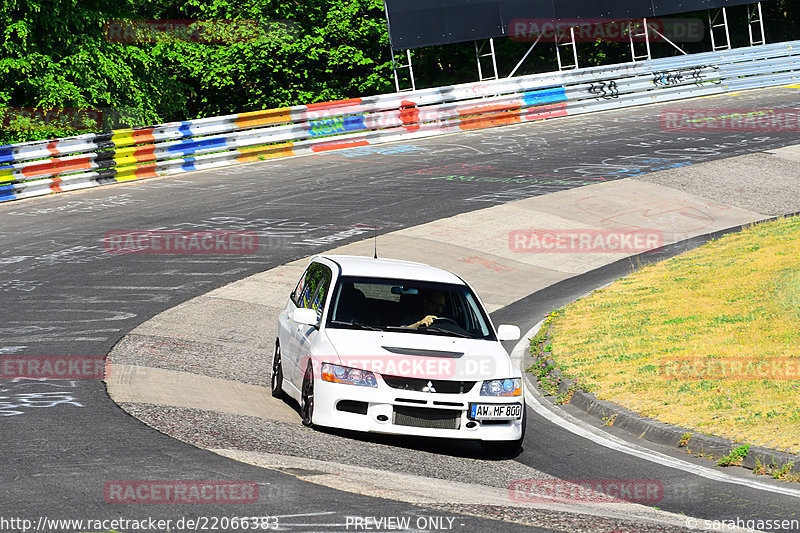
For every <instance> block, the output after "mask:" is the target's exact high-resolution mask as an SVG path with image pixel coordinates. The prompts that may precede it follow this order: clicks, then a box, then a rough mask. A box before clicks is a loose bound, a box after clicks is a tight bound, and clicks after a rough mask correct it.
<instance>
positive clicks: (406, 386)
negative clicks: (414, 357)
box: [381, 376, 477, 394]
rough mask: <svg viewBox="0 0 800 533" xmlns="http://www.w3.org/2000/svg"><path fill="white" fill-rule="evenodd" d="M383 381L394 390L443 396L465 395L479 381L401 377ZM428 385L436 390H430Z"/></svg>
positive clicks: (392, 377) (391, 377)
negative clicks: (432, 393)
mask: <svg viewBox="0 0 800 533" xmlns="http://www.w3.org/2000/svg"><path fill="white" fill-rule="evenodd" d="M381 377H382V378H383V381H385V382H386V384H387V385H389V386H390V387H392V388H393V389H400V390H410V391H417V392H423V389H426V390H425V391H424V392H438V393H441V394H464V393H466V392H469V391H471V390H472V387H474V386H475V383H477V381H447V380H444V379H421V378H404V377H400V376H381ZM428 383H430V384H431V385H432V386H433V389H434V390H432V391H431V390H429V388H430V387H429V386H428Z"/></svg>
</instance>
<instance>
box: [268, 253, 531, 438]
mask: <svg viewBox="0 0 800 533" xmlns="http://www.w3.org/2000/svg"><path fill="white" fill-rule="evenodd" d="M519 337H520V331H519V328H518V327H516V326H510V325H504V326H500V327H499V328H498V330H497V333H495V330H494V327H493V325H492V323H491V321H490V320H489V317H488V315H487V313H486V310H485V309H484V307H483V305H482V304H481V302H480V300H479V299H478V297H477V296H476V295H475V293H474V292H473V290H472V289H471V288H470V286H469V285H468V284H467V283H466V282H465V281H464V280H462V279H461V278H460V277H458V276H456V275H455V274H453V273H451V272H448V271H445V270H441V269H438V268H434V267H431V266H428V265H424V264H421V263H413V262H408V261H398V260H392V259H373V258H369V257H354V256H334V255H331V256H317V257H314V258H312V259H311V262H310V264H309V266H308V268H307V269H306V271H305V273H303V276H302V277H301V278H300V281H299V282H298V283H297V286H296V287H295V289H294V291H293V292H292V294H291V296H290V298H289V301H288V303H287V304H286V307H285V308H284V309H283V311H281V313H280V315H279V317H278V338H277V340H276V343H275V356H274V358H273V363H272V394H273V396H275V397H281V396H282V395H283V393H286V394H288V395H289V396H291V397H292V398H294V399H295V400H297V402H299V404H300V411H301V415H302V417H303V423H304V424H306V425H308V426H311V425H312V424H313V425H318V426H326V427H333V428H342V429H348V430H355V431H368V432H377V433H390V434H400V435H418V436H427V437H444V438H455V439H474V440H479V441H481V443H482V444H483V446H484V448H485V449H487V450H488V451H492V452H495V453H513V452H514V451H516V450H517V449H518V448H519V447H520V444H521V442H522V438H523V435H524V432H525V402H524V392H523V386H522V374H521V372H520V370H519V369H518V368H515V366H514V365H513V364H512V362H511V359H510V358H509V356H508V353H507V352H506V351H505V349H504V348H503V346H502V345H501V344H500V341H506V340H508V341H511V340H517V339H519Z"/></svg>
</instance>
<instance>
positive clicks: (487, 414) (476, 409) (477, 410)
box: [469, 403, 522, 420]
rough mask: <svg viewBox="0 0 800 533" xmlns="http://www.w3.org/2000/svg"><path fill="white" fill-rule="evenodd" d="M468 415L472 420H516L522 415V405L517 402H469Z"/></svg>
mask: <svg viewBox="0 0 800 533" xmlns="http://www.w3.org/2000/svg"><path fill="white" fill-rule="evenodd" d="M469 417H470V418H472V419H473V420H517V419H519V418H520V417H522V405H521V404H518V403H510V404H496V403H471V404H470V405H469Z"/></svg>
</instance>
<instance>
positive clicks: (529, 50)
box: [506, 33, 544, 78]
mask: <svg viewBox="0 0 800 533" xmlns="http://www.w3.org/2000/svg"><path fill="white" fill-rule="evenodd" d="M542 35H544V33H540V34H539V36H538V37H537V38H536V40H535V41H533V44H532V45H531V47H530V48H528V51H527V52H525V55H524V56H522V59H520V60H519V63H517V65H516V66H515V67H514V70H512V71H511V74H509V75H508V76H506V77H507V78H510V77H512V76H513V75H514V74H516V72H517V70H519V67H521V66H522V63H524V62H525V60H526V59H528V56H529V55H530V54H531V52H533V47H534V46H536V44H537V43H538V42H539V41H540V40H541V38H542Z"/></svg>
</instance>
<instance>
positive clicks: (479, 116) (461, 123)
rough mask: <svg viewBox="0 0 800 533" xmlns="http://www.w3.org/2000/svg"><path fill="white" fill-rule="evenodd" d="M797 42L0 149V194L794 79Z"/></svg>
mask: <svg viewBox="0 0 800 533" xmlns="http://www.w3.org/2000/svg"><path fill="white" fill-rule="evenodd" d="M798 80H800V41H792V42H785V43H779V44H772V45H762V46H758V47H747V48H737V49H733V50H726V51H723V52H709V53H704V54H694V55H686V56H680V57H672V58H664V59H654V60H650V61H644V62H637V63H624V64H620V65H611V66H604V67H594V68H585V69H577V70H570V71H563V72H554V73H545V74H535V75H532V76H524V77H518V78H505V79H500V80H493V81H485V82H481V83H471V84H462V85H453V86H449V87H437V88H435V89H424V90H419V91H414V92H403V93H393V94H386V95H379V96H372V97H367V98H354V99H351V100H341V101H336V102H324V103H318V104H309V105H299V106H294V107H286V108H280V109H269V110H265V111H255V112H250V113H239V114H236V115H228V116H223V117H212V118H204V119H198V120H189V121H185V122H171V123H168V124H160V125H157V126H148V127H144V128H135V129H126V130H116V131H111V132H104V133H92V134H86V135H80V136H77V137H69V138H63V139H55V140H50V141H35V142H28V143H20V144H13V145H5V146H0V202H2V201H9V200H15V199H20V198H30V197H34V196H40V195H44V194H49V193H53V192H62V191H69V190H75V189H83V188H87V187H95V186H98V185H105V184H108V183H117V182H122V181H128V180H135V179H140V178H148V177H154V176H165V175H169V174H176V173H180V172H187V171H191V170H201V169H209V168H215V167H221V166H226V165H231V164H235V163H241V162H252V161H257V160H261V159H268V158H275V157H286V156H293V155H300V154H306V153H315V152H325V151H329V150H339V149H343V148H351V147H359V146H367V145H373V144H379V143H384V142H391V141H397V140H407V139H413V138H418V137H428V136H433V135H441V134H444V133H452V132H457V131H466V130H475V129H481V128H489V127H493V126H505V125H509V124H516V123H522V122H530V121H535V120H542V119H547V118H555V117H561V116H566V115H577V114H581V113H589V112H594V111H605V110H608V109H617V108H623V107H631V106H638V105H643V104H650V103H658V102H668V101H672V100H679V99H683V98H691V97H696V96H705V95H711V94H721V93H725V92H728V91H738V90H743V89H754V88H759V87H770V86H777V85H784V84H789V83H794V82H797V81H798Z"/></svg>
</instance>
